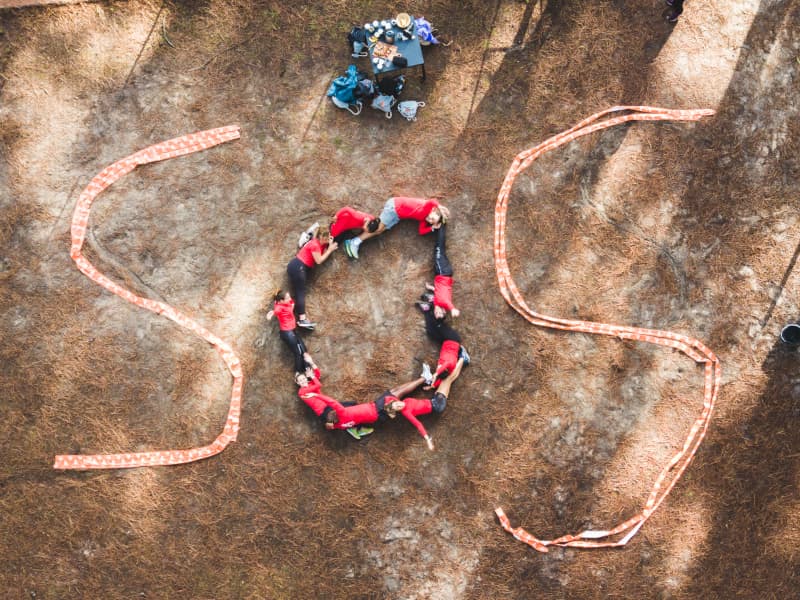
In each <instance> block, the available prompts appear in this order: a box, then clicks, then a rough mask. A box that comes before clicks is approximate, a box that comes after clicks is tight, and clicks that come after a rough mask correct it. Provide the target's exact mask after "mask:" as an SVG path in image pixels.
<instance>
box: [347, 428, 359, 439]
mask: <svg viewBox="0 0 800 600" xmlns="http://www.w3.org/2000/svg"><path fill="white" fill-rule="evenodd" d="M345 431H346V432H347V433H349V434H350V435H352V436H353V437H354V438H356V439H357V440H360V439H361V434H360V433H358V428H356V427H348V428H347V429H345Z"/></svg>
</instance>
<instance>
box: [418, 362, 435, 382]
mask: <svg viewBox="0 0 800 600" xmlns="http://www.w3.org/2000/svg"><path fill="white" fill-rule="evenodd" d="M420 377H422V378H423V379H424V380H425V385H431V384H432V383H433V373H431V368H430V366H429V365H428V363H422V373H421V374H420Z"/></svg>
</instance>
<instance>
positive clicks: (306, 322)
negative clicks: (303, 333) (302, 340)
mask: <svg viewBox="0 0 800 600" xmlns="http://www.w3.org/2000/svg"><path fill="white" fill-rule="evenodd" d="M297 326H298V327H302V328H303V329H314V327H316V326H317V324H316V323H312V322H311V321H309V320H308V319H298V321H297Z"/></svg>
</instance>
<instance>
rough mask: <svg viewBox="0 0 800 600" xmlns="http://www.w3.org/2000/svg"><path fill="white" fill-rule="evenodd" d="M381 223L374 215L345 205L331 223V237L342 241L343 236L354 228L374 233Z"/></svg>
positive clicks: (360, 231) (362, 231) (361, 231)
mask: <svg viewBox="0 0 800 600" xmlns="http://www.w3.org/2000/svg"><path fill="white" fill-rule="evenodd" d="M380 223H381V222H380V221H379V220H378V219H376V218H375V217H374V216H373V215H370V214H368V213H365V212H361V211H360V210H356V209H355V208H353V207H351V206H345V207H344V208H342V209H340V210H339V212H337V213H336V215H335V216H334V217H333V221H332V222H331V225H330V232H331V237H332V238H333V239H334V240H336V241H337V242H340V241H341V240H342V237H343V236H344V235H345V234H346V233H348V232H349V231H352V230H358V232H359V233H367V234H369V233H374V232H375V231H376V230H377V229H378V227H379V226H380Z"/></svg>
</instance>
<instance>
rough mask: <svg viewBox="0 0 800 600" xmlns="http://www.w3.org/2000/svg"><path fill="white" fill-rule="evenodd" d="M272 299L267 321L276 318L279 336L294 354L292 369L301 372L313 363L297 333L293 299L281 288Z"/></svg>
mask: <svg viewBox="0 0 800 600" xmlns="http://www.w3.org/2000/svg"><path fill="white" fill-rule="evenodd" d="M274 300H275V302H274V304H273V305H272V310H271V311H269V312H268V313H267V321H271V320H272V317H275V318H276V319H277V320H278V329H279V330H280V333H279V335H280V338H281V340H283V343H284V344H286V345H287V346H288V347H289V350H291V352H292V355H293V356H294V371H295V373H303V372H305V370H306V368H307V367H308V366H309V364H311V365H313V364H314V363H313V361H312V360H311V358H310V356H309V354H308V350H306V345H305V344H304V343H303V340H302V338H301V337H300V336H299V335H297V320H296V319H295V317H294V300H292V296H291V295H290V294H289V292H284V291H283V290H278V291H277V293H276V294H275V298H274Z"/></svg>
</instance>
